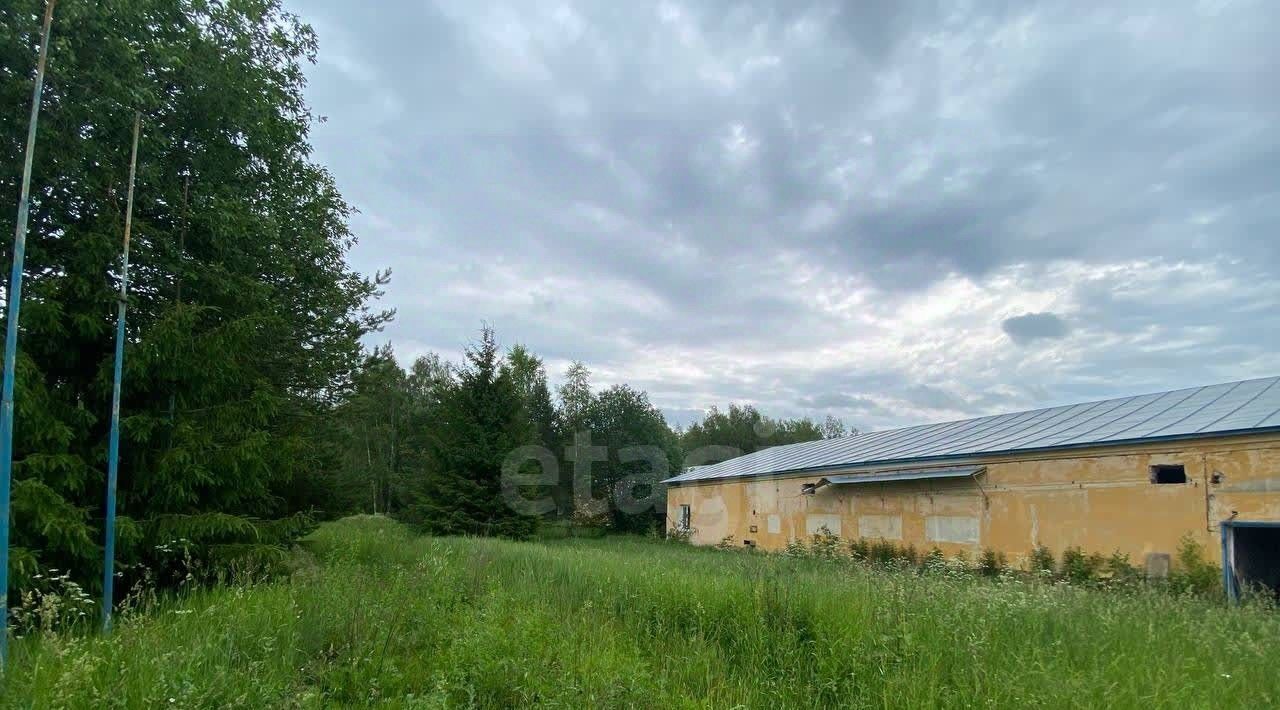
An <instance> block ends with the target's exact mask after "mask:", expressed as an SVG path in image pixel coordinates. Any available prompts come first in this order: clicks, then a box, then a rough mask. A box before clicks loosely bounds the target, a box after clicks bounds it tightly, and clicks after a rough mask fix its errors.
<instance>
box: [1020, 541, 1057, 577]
mask: <svg viewBox="0 0 1280 710" xmlns="http://www.w3.org/2000/svg"><path fill="white" fill-rule="evenodd" d="M1027 566H1028V568H1029V570H1030V571H1031V572H1032V573H1033V574H1035V575H1036V576H1039V577H1045V578H1052V577H1053V572H1054V569H1055V567H1056V566H1057V565H1056V564H1055V563H1054V560H1053V552H1052V551H1051V550H1050V549H1049V548H1047V547H1045V546H1044V545H1036V546H1035V548H1034V549H1032V550H1031V555H1030V556H1028V557H1027Z"/></svg>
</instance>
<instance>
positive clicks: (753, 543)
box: [742, 540, 756, 547]
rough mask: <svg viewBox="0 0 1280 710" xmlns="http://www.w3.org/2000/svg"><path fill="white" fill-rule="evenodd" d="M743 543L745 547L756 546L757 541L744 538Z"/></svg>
mask: <svg viewBox="0 0 1280 710" xmlns="http://www.w3.org/2000/svg"><path fill="white" fill-rule="evenodd" d="M742 544H743V546H744V547H755V546H756V541H755V540H743V541H742Z"/></svg>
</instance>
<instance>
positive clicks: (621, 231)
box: [286, 0, 1280, 429]
mask: <svg viewBox="0 0 1280 710" xmlns="http://www.w3.org/2000/svg"><path fill="white" fill-rule="evenodd" d="M286 4H287V7H288V8H289V9H290V10H292V11H294V12H297V13H298V14H300V15H301V16H302V17H303V18H304V19H305V20H306V21H307V22H309V23H310V24H311V25H312V26H313V27H314V28H315V29H316V31H317V33H318V34H319V38H320V53H319V60H318V63H317V64H316V65H315V66H313V67H311V68H310V69H309V71H308V79H309V81H310V85H309V89H308V95H309V98H310V100H311V102H312V105H313V108H314V110H315V111H316V113H318V114H320V115H323V116H325V117H327V119H328V120H327V122H326V123H324V124H323V125H321V126H318V127H317V129H316V131H315V133H314V142H315V145H316V157H317V159H318V160H319V161H320V162H322V163H324V164H325V165H327V166H328V167H329V168H330V169H331V170H332V171H333V172H334V174H335V176H336V177H337V180H338V183H339V185H340V187H341V189H342V191H343V193H344V194H345V195H346V197H347V198H348V200H350V201H351V202H352V203H353V204H355V205H356V206H357V207H358V208H359V209H360V210H361V213H360V215H359V216H358V217H357V218H356V219H355V221H354V224H353V226H354V229H355V231H356V233H357V234H358V236H359V238H360V239H361V243H360V245H359V246H358V247H357V249H356V250H355V252H354V253H353V255H352V259H353V261H354V264H355V265H356V267H357V268H359V269H361V270H364V271H367V272H372V271H373V270H374V269H377V268H382V267H387V266H390V267H392V269H393V271H394V276H393V281H392V284H391V286H390V288H389V289H388V291H387V295H386V302H387V303H388V304H389V305H391V306H394V307H396V308H397V309H398V310H399V317H398V319H397V320H396V322H395V323H394V324H393V325H392V326H391V327H389V328H388V329H387V330H386V332H385V333H383V334H382V335H381V336H380V339H385V340H390V341H391V342H393V343H394V345H395V347H396V349H397V352H398V354H399V356H400V357H401V358H402V359H403V360H405V361H406V362H407V361H409V360H411V359H412V358H413V357H415V356H417V355H419V354H422V353H424V352H426V351H436V352H439V353H441V354H443V355H445V356H446V357H457V355H458V353H459V352H460V351H461V349H462V348H463V347H464V346H465V344H466V343H467V342H468V340H470V339H472V338H474V337H475V336H476V333H477V331H478V329H479V328H480V326H481V323H482V321H487V322H489V323H491V324H493V325H494V326H495V327H496V329H497V331H498V335H499V339H500V340H501V341H502V342H503V343H504V344H507V345H509V344H511V343H514V342H523V343H525V344H527V345H528V346H529V347H531V348H532V349H533V350H534V351H536V352H538V353H540V354H541V355H543V356H544V358H545V359H546V361H547V364H548V369H549V370H550V373H551V375H552V378H553V380H555V379H558V377H559V374H560V372H561V371H562V370H563V368H564V366H565V365H566V364H567V363H568V362H569V361H570V360H572V359H582V360H584V361H585V362H586V363H587V364H588V365H589V366H590V367H591V368H592V370H593V371H594V372H595V375H596V382H597V384H598V385H606V384H611V383H615V382H629V383H631V384H633V385H635V386H637V387H640V388H643V389H645V390H647V391H648V392H649V394H650V396H651V397H652V399H653V400H654V402H655V403H656V404H657V405H659V406H660V407H662V408H663V410H664V411H665V412H666V413H667V414H668V417H669V419H672V420H673V421H674V422H676V423H683V422H687V421H689V420H690V419H691V418H692V417H695V416H696V415H697V413H698V412H700V411H702V410H703V409H704V408H706V407H707V406H709V405H712V404H717V403H718V404H720V405H721V406H723V405H724V404H725V403H726V402H729V401H738V402H752V403H755V404H757V405H758V406H760V407H761V408H762V409H763V410H765V411H766V412H767V413H770V414H774V415H787V416H795V415H810V416H817V417H821V416H822V415H825V414H827V413H831V414H835V415H837V416H840V417H843V418H844V419H845V421H846V422H848V423H850V424H852V425H854V426H857V427H860V428H864V429H871V428H883V427H887V426H892V425H899V424H910V423H919V422H927V421H935V420H941V419H946V418H956V417H962V416H969V415H979V414H985V413H992V412H998V411H1006V410H1011V409H1017V408H1028V407H1036V406H1047V405H1050V404H1060V403H1067V402H1072V401H1081V400H1085V399H1091V398H1102V397H1108V396H1113V395H1115V396H1118V395H1124V394H1136V393H1141V392H1147V391H1154V390H1160V389H1166V388H1174V387H1179V386H1188V385H1196V384H1208V383H1214V382H1225V381H1228V380H1232V379H1241V378H1246V377H1254V376H1265V375H1275V374H1280V308H1277V306H1278V305H1280V282H1278V281H1277V276H1280V129H1277V126H1280V91H1278V90H1277V89H1278V88H1280V84H1277V81H1278V79H1277V77H1280V43H1277V42H1275V37H1276V36H1280V7H1278V6H1277V5H1275V4H1272V3H1269V2H1266V1H1264V0H1259V1H1257V2H1248V1H1237V2H1228V1H1226V0H1202V1H1200V2H1189V1H1183V0H1155V1H1152V2H1142V3H1132V4H1130V6H1129V7H1127V8H1126V9H1123V10H1116V9H1114V8H1107V7H1104V6H1101V4H1100V6H1099V7H1093V8H1090V7H1088V6H1087V3H1080V2H1062V3H1051V2H1040V3H1031V2H1026V3H1024V2H977V1H971V2H956V3H953V2H939V1H936V0H935V1H932V2H930V1H922V2H915V1H907V0H901V1H899V0H884V1H883V2H874V1H868V2H811V3H809V2H800V1H799V0H794V1H793V0H773V1H771V2H770V1H765V2H755V3H751V2H731V1H730V0H702V1H697V2H695V1H694V0H675V1H670V2H668V1H664V2H658V3H651V2H643V1H641V0H635V1H634V2H632V1H625V2H624V1H620V0H600V1H598V2H587V1H574V0H565V1H554V0H553V1H547V2H534V1H532V0H528V1H522V0H512V1H511V2H489V1H487V0H387V1H386V2H380V3H378V5H377V8H378V11H374V10H372V9H371V8H372V6H369V5H365V4H362V3H353V2H350V1H349V0H286Z"/></svg>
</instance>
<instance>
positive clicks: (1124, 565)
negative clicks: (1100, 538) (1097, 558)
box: [1099, 550, 1142, 586]
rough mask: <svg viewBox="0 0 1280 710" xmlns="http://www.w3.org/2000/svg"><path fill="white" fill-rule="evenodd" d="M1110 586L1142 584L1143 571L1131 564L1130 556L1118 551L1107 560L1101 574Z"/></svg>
mask: <svg viewBox="0 0 1280 710" xmlns="http://www.w3.org/2000/svg"><path fill="white" fill-rule="evenodd" d="M1099 576H1101V577H1102V578H1103V579H1104V580H1106V582H1107V584H1108V585H1110V586H1133V585H1136V584H1140V583H1141V582H1142V570H1140V569H1138V568H1137V567H1134V566H1133V565H1132V564H1130V562H1129V555H1127V554H1125V553H1123V552H1120V551H1119V550H1116V551H1115V552H1113V553H1111V556H1110V557H1108V558H1106V561H1105V562H1104V563H1103V564H1102V572H1101V573H1100V574H1099Z"/></svg>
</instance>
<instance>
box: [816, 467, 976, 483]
mask: <svg viewBox="0 0 1280 710" xmlns="http://www.w3.org/2000/svg"><path fill="white" fill-rule="evenodd" d="M986 469H987V467H986V466H952V467H950V468H909V469H899V470H897V471H885V472H883V473H862V474H859V473H851V474H845V475H843V476H827V477H826V478H823V479H822V480H821V481H819V482H818V485H819V486H823V485H830V486H838V485H847V484H851V483H852V484H857V483H892V482H894V481H927V480H931V479H934V478H970V477H972V476H976V475H978V474H979V473H982V472H983V471H985V470H986Z"/></svg>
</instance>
